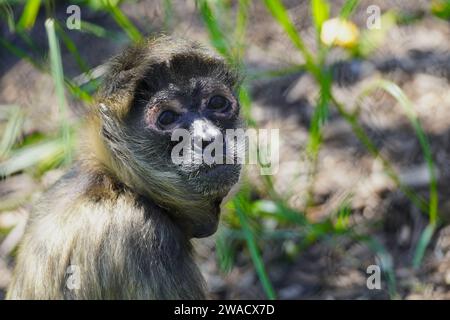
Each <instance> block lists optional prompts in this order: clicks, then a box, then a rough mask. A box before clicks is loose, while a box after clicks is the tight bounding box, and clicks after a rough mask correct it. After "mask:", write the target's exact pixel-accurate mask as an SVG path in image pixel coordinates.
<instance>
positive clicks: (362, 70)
mask: <svg viewBox="0 0 450 320" xmlns="http://www.w3.org/2000/svg"><path fill="white" fill-rule="evenodd" d="M175 2H176V1H175ZM342 2H343V1H333V12H337V8H339V7H340V3H342ZM176 3H177V5H176V6H175V11H176V12H175V19H174V23H175V25H174V34H176V35H179V36H182V37H189V38H193V39H197V40H199V41H201V42H203V43H205V44H206V43H207V34H206V32H205V29H204V27H203V26H202V23H201V21H200V19H199V17H198V15H197V14H196V13H195V6H194V4H193V2H191V1H179V2H176ZM284 3H285V4H286V6H287V7H288V8H289V9H290V14H291V16H292V17H293V18H294V20H295V22H296V25H297V27H298V29H299V30H301V32H302V34H303V35H304V36H305V39H306V42H307V45H308V46H309V47H311V48H313V47H314V41H315V38H314V29H313V26H312V24H311V21H310V18H309V11H308V10H309V9H308V3H309V1H293V0H292V1H285V2H284ZM371 4H377V5H379V6H380V7H381V9H382V11H383V10H386V9H389V8H395V9H401V10H402V11H403V12H407V13H410V14H412V15H415V14H418V15H421V12H422V10H423V9H424V8H427V7H428V5H429V3H428V1H414V2H413V1H394V0H390V1H362V2H361V4H360V6H359V9H358V10H357V12H356V14H355V16H354V17H355V18H354V21H355V22H356V23H357V24H358V25H359V26H360V27H361V28H365V21H366V16H367V15H366V11H365V8H367V6H368V5H371ZM123 8H124V10H125V12H126V14H127V15H128V16H129V17H131V18H132V20H133V21H134V22H135V23H136V24H137V25H138V26H139V27H140V28H141V29H142V30H143V31H144V32H146V33H150V32H157V31H158V30H160V28H161V25H162V19H161V8H160V7H159V6H158V5H155V4H152V2H150V1H148V2H145V1H140V2H139V3H138V4H135V5H129V4H126V5H125V6H124V7H123ZM63 13H64V10H61V16H62V17H63V16H64V14H63ZM82 18H83V17H82ZM85 19H88V20H89V21H93V22H96V23H98V24H101V25H103V26H106V27H108V28H111V29H117V27H116V26H115V24H114V22H112V21H110V19H109V18H108V17H106V16H104V15H102V14H98V13H93V12H87V13H86V15H85ZM42 21H43V17H40V23H42ZM250 21H251V22H250V27H249V31H248V39H249V42H248V44H247V51H246V52H247V53H246V56H245V62H246V65H247V66H248V69H249V70H248V71H249V73H254V72H261V71H267V70H275V69H278V68H283V67H287V66H289V65H291V64H293V63H301V62H302V60H301V57H300V55H299V53H298V52H297V50H296V49H295V48H294V47H293V45H292V44H291V43H290V42H289V40H288V39H287V38H286V36H285V35H284V34H283V32H282V30H281V29H280V27H279V26H278V25H277V24H276V23H275V22H274V21H273V19H272V18H270V17H269V15H268V14H267V12H266V9H265V8H264V7H263V6H262V5H261V4H260V3H259V2H258V1H254V4H253V5H252V8H251V15H250ZM38 23H39V22H38ZM1 28H2V29H0V32H1V33H2V35H3V36H6V38H7V39H9V40H12V41H17V43H18V44H19V45H20V41H19V40H18V39H15V38H14V37H13V36H11V35H9V34H8V33H7V31H6V28H5V26H2V27H1ZM35 33H36V34H35V35H34V37H35V39H37V41H38V42H39V44H40V45H41V46H42V47H43V48H45V47H46V41H47V40H46V37H45V33H44V31H43V29H42V30H36V31H35ZM70 35H71V36H73V39H74V41H75V42H76V43H77V45H78V47H79V49H80V51H81V54H82V56H83V57H86V59H87V61H88V63H89V65H91V66H96V65H99V64H101V63H104V62H105V60H107V59H108V58H109V57H110V56H111V55H113V54H114V53H116V52H118V51H119V50H120V48H121V47H122V46H123V45H124V44H125V42H126V39H119V40H118V41H116V42H111V41H109V40H99V39H97V38H94V37H93V36H89V35H86V34H80V33H76V32H73V33H72V32H71V33H70ZM449 39H450V24H449V22H446V21H444V20H438V19H436V18H433V17H431V16H429V14H425V15H424V16H423V17H422V18H421V19H420V21H419V22H415V23H412V24H408V25H402V26H398V27H394V28H393V29H392V30H391V31H390V32H389V33H388V35H387V39H386V41H385V42H384V43H383V45H382V46H380V48H379V49H378V50H376V52H375V53H374V54H373V55H371V57H370V59H368V60H364V61H359V60H352V61H347V62H341V60H342V59H343V57H344V53H343V52H342V51H340V50H339V49H337V50H335V51H333V53H332V55H331V57H330V60H329V61H328V63H329V64H331V65H334V66H335V69H334V70H335V79H334V80H335V81H334V85H333V89H334V90H335V92H336V96H337V98H338V99H339V100H340V101H341V102H342V103H343V104H345V105H347V106H352V105H354V103H355V101H356V99H357V96H358V93H359V92H360V91H361V88H363V87H364V86H365V85H367V83H369V82H370V81H371V80H373V79H376V78H381V77H383V78H386V79H390V80H393V81H394V82H395V83H397V84H398V85H399V86H400V87H401V88H402V89H403V90H404V91H405V93H406V95H407V96H408V97H409V98H410V100H411V101H412V102H413V106H414V109H415V111H416V112H417V114H418V115H419V118H420V121H421V123H422V125H423V127H424V129H425V131H426V133H427V135H428V137H429V140H430V142H431V149H432V154H433V157H434V160H435V161H436V165H437V167H438V171H439V172H438V185H439V199H440V201H439V208H440V214H441V220H442V224H441V227H440V229H439V230H438V232H437V233H436V235H435V236H434V237H433V240H432V243H431V246H430V248H429V249H428V251H427V253H426V256H425V260H424V263H423V265H422V267H421V268H420V269H418V270H414V269H413V268H412V267H411V260H412V256H413V249H414V248H415V244H416V243H417V241H418V237H419V236H420V234H421V231H422V230H423V229H424V228H425V226H426V224H427V220H426V217H425V216H424V215H423V214H422V213H420V212H419V211H418V210H417V209H415V207H414V206H413V205H412V204H411V203H410V202H409V201H408V200H407V198H406V197H405V196H404V195H403V194H402V193H401V192H399V191H397V190H395V188H394V186H393V184H392V182H391V181H390V180H389V179H388V178H387V177H386V175H385V174H384V173H383V170H382V167H381V165H380V163H379V162H378V161H375V160H373V158H372V157H371V156H370V155H369V154H368V153H367V151H366V150H365V148H364V147H363V146H362V145H361V144H360V143H359V142H358V140H357V139H356V138H355V136H354V135H353V133H352V132H351V128H350V126H349V125H348V124H347V123H346V122H345V121H344V120H343V119H342V118H341V117H339V116H338V115H337V113H335V112H334V111H332V113H331V117H330V119H329V121H328V123H327V124H326V129H325V133H324V144H323V148H322V150H321V151H320V155H319V166H318V170H317V171H318V174H317V180H316V182H315V185H314V195H315V197H316V201H317V202H318V206H316V207H314V208H313V209H312V210H310V211H308V212H307V213H306V214H307V215H308V217H309V218H311V219H312V220H313V221H320V220H321V219H323V218H324V217H326V216H327V215H328V214H330V212H333V210H334V209H336V206H337V205H338V204H339V203H340V200H342V199H344V198H345V197H348V196H350V197H351V199H352V201H351V206H352V215H351V223H352V224H354V225H356V226H358V228H360V229H361V230H364V231H365V232H366V233H369V234H371V235H375V237H376V239H377V240H378V241H380V242H381V243H382V244H383V245H384V246H385V247H386V248H387V249H388V251H389V253H390V256H391V257H392V261H387V262H386V261H384V263H392V265H393V266H394V270H395V274H396V279H397V297H398V298H402V299H450V226H449V225H448V224H449V222H450V200H449V197H448V195H449V193H450V188H449V184H448V183H449V181H450V165H449V164H450V90H449V81H450V41H449ZM64 57H67V59H64ZM68 57H69V53H68V52H63V60H64V70H65V72H66V74H68V75H69V76H76V75H77V73H76V66H75V65H74V64H73V63H72V62H70V61H71V59H69V58H68ZM251 92H252V96H253V107H252V116H253V117H254V119H255V120H256V121H257V124H258V127H260V128H279V129H280V138H281V146H280V147H281V150H280V155H281V158H280V169H279V172H278V173H277V174H276V175H275V176H274V181H275V188H276V190H277V191H278V192H279V193H283V192H286V191H287V190H288V189H290V188H292V190H294V192H293V195H292V197H291V198H290V200H289V203H290V205H291V206H292V207H294V208H298V209H300V208H302V206H303V201H304V199H305V194H306V190H305V184H306V178H307V177H306V173H304V174H301V175H300V177H298V178H295V180H294V178H293V175H292V172H304V171H305V169H304V168H305V160H304V157H303V156H302V155H303V154H304V149H305V145H306V141H307V138H308V127H309V123H310V119H311V116H312V113H313V111H314V101H315V98H316V97H317V95H318V94H319V92H318V88H317V86H316V85H315V83H314V81H313V80H312V78H311V77H310V76H308V75H306V74H304V73H301V72H299V73H294V74H290V75H285V76H281V77H271V78H266V79H259V80H257V81H253V82H252V87H251ZM0 104H2V105H7V104H16V105H20V106H21V107H23V108H24V110H26V112H27V121H26V124H25V133H27V132H28V133H29V132H35V131H41V132H48V131H51V130H53V129H54V128H55V123H56V112H55V110H57V99H56V95H55V92H54V87H53V83H52V79H51V78H50V77H49V76H48V75H44V74H42V73H40V72H39V71H37V70H35V69H34V68H33V67H32V66H31V65H30V64H28V63H27V62H25V61H23V60H21V61H19V60H18V59H17V58H15V57H13V56H11V55H10V54H9V53H8V52H6V50H4V49H1V51H0ZM71 106H72V110H73V117H76V116H77V115H78V114H79V113H80V110H81V109H82V106H80V104H79V103H75V102H73V103H72V104H71ZM361 121H362V123H363V125H364V128H365V129H366V130H368V132H369V133H370V136H371V137H372V138H373V139H374V141H375V142H376V144H377V146H378V147H379V148H380V150H381V151H382V154H383V155H385V156H386V157H387V158H388V159H390V160H391V161H392V163H394V165H395V168H396V170H397V171H398V172H399V173H400V177H401V178H402V181H403V182H404V183H405V184H407V185H409V186H411V187H412V188H414V189H415V190H419V191H420V193H421V194H423V195H424V196H427V192H428V191H427V190H428V187H427V183H428V181H429V177H428V175H427V174H426V164H425V160H424V158H423V153H422V152H421V149H420V145H419V143H418V141H417V138H416V136H415V135H414V131H413V128H412V127H411V126H410V125H409V123H408V121H407V118H406V117H405V115H404V112H403V111H402V109H401V107H400V106H399V105H398V104H397V103H396V101H395V100H394V99H392V98H390V97H388V95H386V94H383V93H382V92H376V94H375V95H373V97H372V98H370V99H365V100H364V103H363V105H362V108H361ZM248 170H249V172H250V175H251V176H252V177H253V175H252V174H251V172H252V168H249V169H248ZM61 173H62V170H54V171H51V172H48V173H46V174H45V175H44V176H43V177H42V178H41V179H35V178H33V177H31V176H29V175H27V174H19V175H15V176H13V177H11V178H8V179H6V180H4V181H1V182H0V203H2V205H1V206H0V209H2V211H0V230H1V229H11V228H12V230H13V231H12V232H10V233H9V234H8V235H6V234H2V233H0V240H2V242H0V258H1V259H0V298H1V297H2V296H3V295H4V292H5V288H6V286H7V284H8V282H9V279H10V274H11V270H12V267H13V265H14V261H13V259H12V258H11V257H10V255H5V254H4V253H5V252H6V253H9V252H11V251H12V246H13V244H14V243H15V239H16V238H17V237H14V234H13V233H14V232H16V233H17V234H19V235H20V233H21V230H22V226H23V221H25V218H26V215H27V212H29V210H30V207H31V204H32V203H33V201H35V200H36V199H37V198H38V197H39V194H40V193H41V192H42V191H43V190H45V188H47V187H48V186H49V185H50V184H51V183H52V182H54V181H55V180H56V179H57V178H58V177H59V176H60V175H61ZM258 180H259V178H258V177H255V178H254V181H253V182H254V184H255V188H257V186H258V184H259V183H260V182H259V181H258ZM14 203H23V204H22V205H20V206H19V208H14V209H11V210H9V209H8V208H9V207H10V208H13V207H15V206H14ZM11 234H13V236H11ZM195 243H196V247H197V251H198V256H199V262H200V264H201V269H202V272H203V273H204V275H205V278H206V280H207V283H208V287H209V291H210V297H211V298H225V299H260V298H264V297H265V295H264V292H263V290H262V287H261V285H260V283H259V281H258V277H257V275H256V273H255V270H254V268H253V266H252V264H251V261H250V259H249V255H248V254H246V253H245V252H238V254H237V259H236V263H235V266H234V267H233V269H232V270H231V271H230V272H229V273H228V274H224V273H222V272H220V271H219V268H218V265H217V261H216V258H215V255H214V254H212V252H214V250H215V249H214V239H213V238H209V239H201V240H197V241H196V242H195ZM285 245H286V244H283V243H277V242H275V241H273V243H272V242H270V243H267V244H266V245H265V250H264V252H263V256H264V258H265V261H266V263H267V270H268V273H269V276H270V279H271V280H272V282H273V284H274V286H275V289H276V291H277V293H278V297H279V298H281V299H386V298H389V294H388V288H387V283H386V281H385V280H383V282H382V288H381V290H369V289H367V286H366V280H367V274H366V268H367V266H369V265H372V264H379V263H381V262H380V261H378V260H377V259H376V258H375V256H374V254H373V252H372V251H371V250H370V249H369V248H368V247H367V246H365V245H363V244H361V243H357V242H353V241H351V240H348V239H343V238H342V239H340V238H333V239H329V241H320V242H319V243H317V244H314V245H312V246H311V247H309V248H307V249H306V250H305V251H303V252H302V253H301V254H299V255H297V256H296V257H294V258H287V257H286V255H285V254H284V252H285V247H284V246H285ZM383 279H384V278H383Z"/></svg>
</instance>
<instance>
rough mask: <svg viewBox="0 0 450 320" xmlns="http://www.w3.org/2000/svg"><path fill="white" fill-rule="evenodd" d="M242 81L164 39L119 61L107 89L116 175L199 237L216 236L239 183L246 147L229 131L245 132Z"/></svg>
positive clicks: (105, 126) (190, 48)
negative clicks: (220, 217) (220, 215)
mask: <svg viewBox="0 0 450 320" xmlns="http://www.w3.org/2000/svg"><path fill="white" fill-rule="evenodd" d="M238 78H239V76H238V74H237V73H236V72H235V70H230V69H229V68H228V66H227V65H226V63H225V62H224V61H223V60H221V59H220V58H217V57H215V56H214V55H212V54H210V53H209V52H208V51H206V50H204V49H203V48H201V47H200V46H199V45H197V44H195V43H192V42H189V41H184V40H177V41H174V40H172V39H171V38H160V39H159V40H155V41H153V42H148V43H144V44H143V45H141V46H137V47H134V48H131V49H130V50H128V51H125V52H124V53H123V54H121V55H119V56H118V57H117V58H115V59H113V61H112V63H111V65H110V69H109V72H108V73H107V74H106V77H105V81H104V86H103V89H102V90H101V95H100V97H101V99H100V101H102V102H103V101H104V105H106V107H105V108H103V109H105V110H104V111H103V110H102V108H100V111H101V112H100V113H101V121H102V131H103V135H102V136H103V137H104V140H105V141H106V143H107V145H108V147H109V150H110V151H111V152H110V153H111V154H112V165H113V166H115V168H114V169H113V170H114V171H115V172H116V173H117V174H118V175H119V178H120V179H122V180H123V181H124V182H125V183H128V184H129V185H130V186H132V187H134V188H135V189H137V190H139V191H140V192H141V193H144V194H146V195H149V196H150V197H151V198H152V199H153V200H154V201H155V202H156V203H157V204H159V205H160V206H161V207H165V208H169V209H171V210H170V211H171V212H174V213H175V215H176V216H177V218H180V217H181V220H183V222H186V223H185V225H188V227H189V228H190V229H191V230H190V233H191V234H192V235H193V236H195V237H200V236H207V235H210V234H212V233H213V232H214V231H215V230H216V228H217V222H218V213H219V211H220V210H219V205H220V203H221V201H222V199H223V198H224V197H225V196H226V195H227V194H228V193H229V191H230V190H231V188H232V186H233V185H234V184H236V182H238V180H239V176H240V171H241V164H240V163H241V162H242V151H243V150H245V142H244V143H242V139H240V140H239V139H234V138H232V139H231V140H232V141H234V142H235V143H230V139H229V131H230V130H231V131H232V130H234V129H239V128H241V133H243V130H242V128H243V122H242V120H241V118H240V116H239V103H238V100H237V98H236V94H235V91H236V88H237V82H238ZM110 102H112V105H109V106H108V103H110ZM233 134H235V133H233V132H232V133H231V136H233ZM238 140H239V141H240V142H237V141H238ZM185 211H186V213H185V214H183V213H180V212H185ZM187 211H190V212H193V213H192V214H191V213H190V212H187Z"/></svg>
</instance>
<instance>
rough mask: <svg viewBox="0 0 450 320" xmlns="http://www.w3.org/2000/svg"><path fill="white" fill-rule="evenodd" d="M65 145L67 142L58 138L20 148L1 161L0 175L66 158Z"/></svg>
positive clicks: (4, 175) (3, 175)
mask: <svg viewBox="0 0 450 320" xmlns="http://www.w3.org/2000/svg"><path fill="white" fill-rule="evenodd" d="M65 145H66V142H64V141H63V140H61V139H56V140H51V141H47V142H43V143H38V144H33V145H30V146H26V147H23V148H20V149H18V150H16V151H14V152H12V154H11V156H10V157H9V158H8V159H7V160H5V161H3V162H1V163H0V177H7V176H9V175H11V174H14V173H16V172H20V171H23V170H26V169H28V168H31V167H35V166H37V165H39V164H40V163H42V162H43V161H52V162H53V163H57V162H61V161H63V160H64V159H65V149H66V146H65Z"/></svg>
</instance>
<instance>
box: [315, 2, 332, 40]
mask: <svg viewBox="0 0 450 320" xmlns="http://www.w3.org/2000/svg"><path fill="white" fill-rule="evenodd" d="M311 15H312V18H313V22H314V26H315V27H316V31H317V35H318V36H319V37H320V31H321V30H322V24H323V23H324V22H325V21H326V20H328V19H329V18H330V4H329V3H328V1H327V0H311Z"/></svg>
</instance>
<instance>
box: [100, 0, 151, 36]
mask: <svg viewBox="0 0 450 320" xmlns="http://www.w3.org/2000/svg"><path fill="white" fill-rule="evenodd" d="M105 9H106V10H107V11H108V12H109V13H110V14H111V16H112V17H113V19H114V20H115V21H116V23H117V24H118V25H119V26H120V27H121V28H122V29H123V30H124V31H125V33H126V34H127V35H128V37H129V38H130V39H131V40H132V41H133V42H139V41H141V40H142V38H143V37H142V34H141V32H140V31H139V30H138V29H137V28H136V26H135V25H134V24H133V23H132V22H131V21H130V19H128V17H127V16H126V15H124V14H123V12H122V11H121V10H120V8H119V7H117V6H116V5H114V4H112V3H111V2H110V1H108V3H107V5H106V6H105Z"/></svg>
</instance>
